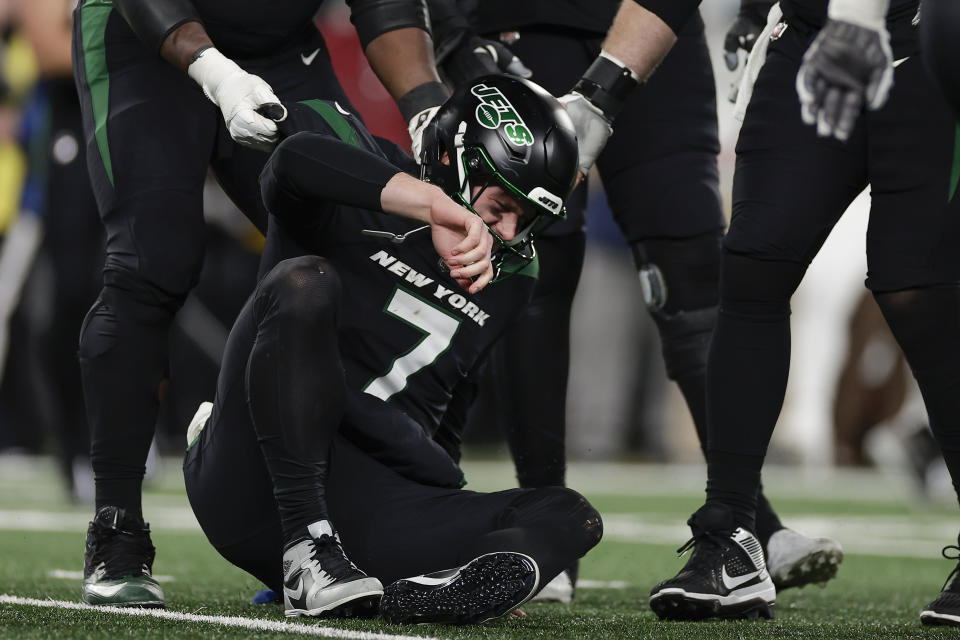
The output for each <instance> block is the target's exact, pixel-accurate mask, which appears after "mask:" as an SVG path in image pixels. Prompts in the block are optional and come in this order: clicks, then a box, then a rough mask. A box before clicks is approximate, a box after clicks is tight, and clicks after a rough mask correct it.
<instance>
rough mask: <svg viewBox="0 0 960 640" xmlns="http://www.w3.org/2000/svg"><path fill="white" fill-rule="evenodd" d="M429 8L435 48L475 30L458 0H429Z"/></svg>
mask: <svg viewBox="0 0 960 640" xmlns="http://www.w3.org/2000/svg"><path fill="white" fill-rule="evenodd" d="M427 8H428V9H429V10H430V27H431V29H433V45H434V50H437V49H439V48H440V47H441V46H442V45H443V44H444V43H446V42H448V41H451V40H454V39H456V40H459V39H460V38H462V37H463V34H465V33H472V32H473V29H471V28H470V23H469V22H468V21H467V17H466V16H465V15H464V14H463V12H462V11H461V9H460V7H459V6H458V5H457V3H456V0H427Z"/></svg>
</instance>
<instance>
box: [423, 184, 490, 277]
mask: <svg viewBox="0 0 960 640" xmlns="http://www.w3.org/2000/svg"><path fill="white" fill-rule="evenodd" d="M430 230H431V233H432V235H433V246H434V248H435V249H436V250H437V253H438V254H439V255H440V258H441V259H442V260H443V262H444V264H445V265H446V266H447V268H448V269H450V276H451V277H452V278H453V279H454V280H456V281H457V284H459V285H460V286H461V287H463V288H464V289H466V290H467V291H469V292H470V293H477V292H478V291H480V290H481V289H483V288H484V287H485V286H487V285H488V284H489V283H490V281H491V280H493V276H494V272H493V263H492V262H491V253H492V251H493V235H492V234H491V233H490V231H489V230H488V229H487V225H485V224H484V223H483V220H481V219H480V217H479V216H477V215H475V214H473V213H471V212H470V211H468V210H467V209H465V208H463V207H462V206H460V205H459V204H457V203H456V202H454V201H453V200H451V199H450V198H448V197H447V196H446V195H442V197H438V198H436V199H435V200H434V202H433V204H432V206H431V210H430Z"/></svg>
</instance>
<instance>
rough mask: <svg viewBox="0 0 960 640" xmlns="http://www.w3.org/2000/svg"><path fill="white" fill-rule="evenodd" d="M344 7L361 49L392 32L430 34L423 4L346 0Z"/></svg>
mask: <svg viewBox="0 0 960 640" xmlns="http://www.w3.org/2000/svg"><path fill="white" fill-rule="evenodd" d="M347 4H348V5H350V22H352V23H353V26H354V27H355V28H356V29H357V35H358V36H359V37H360V46H361V47H363V48H364V49H366V48H367V45H368V44H370V42H372V41H373V40H374V39H375V38H376V37H377V36H381V35H383V34H385V33H387V32H388V31H394V30H396V29H404V28H406V27H416V28H418V29H423V30H424V31H426V32H427V33H430V21H429V18H428V16H427V5H426V4H425V3H424V0H348V1H347Z"/></svg>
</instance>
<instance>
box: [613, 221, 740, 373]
mask: <svg viewBox="0 0 960 640" xmlns="http://www.w3.org/2000/svg"><path fill="white" fill-rule="evenodd" d="M721 240H722V234H721V232H720V231H719V230H717V231H710V232H708V233H702V234H700V235H696V236H691V237H688V238H653V239H647V240H642V241H640V242H635V243H633V244H631V245H630V248H631V250H632V251H633V258H634V261H635V262H636V265H637V270H638V272H639V275H640V282H641V287H642V289H643V294H644V301H645V302H646V303H647V307H648V308H649V309H650V313H651V314H652V315H653V319H654V322H656V323H657V329H658V330H659V332H660V341H661V343H662V345H663V359H664V363H665V364H666V367H667V376H668V377H669V378H670V379H671V380H676V381H681V380H683V381H685V380H686V379H687V378H689V377H690V376H697V375H703V372H704V371H705V370H706V366H707V348H708V346H709V344H710V336H711V335H712V334H713V327H714V325H715V324H716V319H717V299H718V297H719V293H718V289H717V288H718V280H719V273H720V243H721Z"/></svg>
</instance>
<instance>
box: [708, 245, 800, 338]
mask: <svg viewBox="0 0 960 640" xmlns="http://www.w3.org/2000/svg"><path fill="white" fill-rule="evenodd" d="M806 270H807V267H806V265H804V264H801V263H798V262H785V261H774V260H759V259H757V258H753V257H751V256H747V255H743V254H738V253H733V252H731V251H728V250H724V251H723V255H722V258H721V261H720V311H721V313H723V314H725V315H733V316H742V317H749V318H750V319H752V320H754V321H759V322H762V321H764V320H769V321H772V322H779V321H781V320H783V319H784V318H786V317H787V316H789V315H790V298H791V297H792V296H793V292H794V291H796V290H797V287H798V286H800V281H801V280H802V279H803V274H804V273H806Z"/></svg>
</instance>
